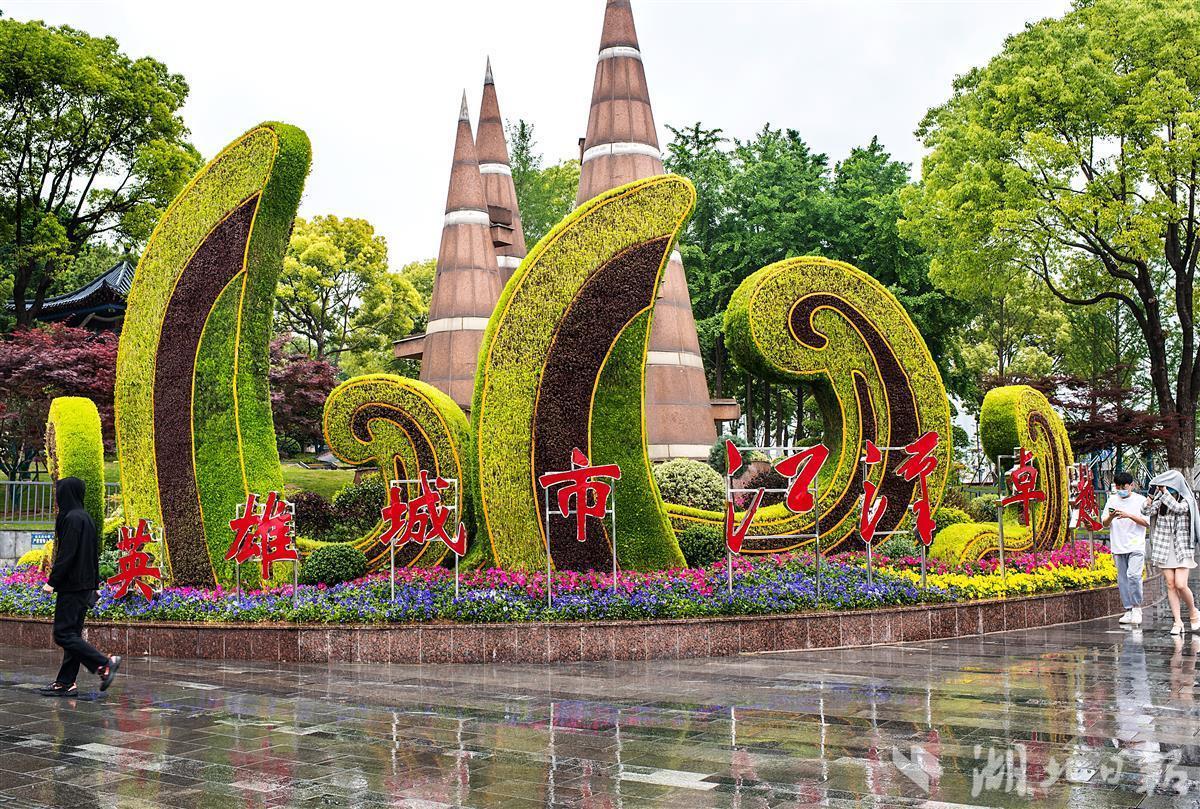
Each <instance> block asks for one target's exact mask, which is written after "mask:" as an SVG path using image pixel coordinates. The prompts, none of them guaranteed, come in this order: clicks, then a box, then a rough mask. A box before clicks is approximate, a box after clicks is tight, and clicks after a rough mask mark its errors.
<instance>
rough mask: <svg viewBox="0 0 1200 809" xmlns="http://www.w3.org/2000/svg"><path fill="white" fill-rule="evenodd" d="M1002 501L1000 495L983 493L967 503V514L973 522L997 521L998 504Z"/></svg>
mask: <svg viewBox="0 0 1200 809" xmlns="http://www.w3.org/2000/svg"><path fill="white" fill-rule="evenodd" d="M999 502H1000V497H999V495H995V494H990V493H986V494H981V495H979V496H977V497H974V498H972V499H971V502H970V503H968V504H967V516H969V517H970V518H971V521H972V522H995V521H996V504H997V503H999Z"/></svg>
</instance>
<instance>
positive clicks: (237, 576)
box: [233, 562, 242, 598]
mask: <svg viewBox="0 0 1200 809" xmlns="http://www.w3.org/2000/svg"><path fill="white" fill-rule="evenodd" d="M233 569H234V581H235V582H236V583H235V585H234V587H235V588H236V589H235V590H234V593H235V594H236V595H237V597H238V598H241V597H242V563H241V562H234V563H233Z"/></svg>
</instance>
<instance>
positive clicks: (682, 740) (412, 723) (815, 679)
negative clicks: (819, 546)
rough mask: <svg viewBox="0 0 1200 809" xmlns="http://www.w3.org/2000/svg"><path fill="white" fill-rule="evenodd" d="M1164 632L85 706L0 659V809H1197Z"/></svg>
mask: <svg viewBox="0 0 1200 809" xmlns="http://www.w3.org/2000/svg"><path fill="white" fill-rule="evenodd" d="M1168 625H1169V621H1164V620H1163V619H1162V617H1161V616H1160V615H1155V616H1154V617H1153V620H1152V621H1151V622H1150V623H1149V624H1148V625H1147V627H1146V628H1145V630H1144V631H1142V632H1138V633H1133V632H1129V631H1123V630H1121V629H1119V628H1118V625H1117V623H1116V621H1115V620H1105V621H1094V622H1090V623H1086V624H1078V625H1074V626H1067V627H1058V628H1053V629H1043V630H1028V631H1024V632H1011V633H1007V634H1003V635H992V636H988V637H986V638H973V639H964V640H954V641H935V642H931V643H922V644H909V645H903V646H891V647H877V648H873V649H858V650H848V651H833V652H830V651H815V652H803V653H783V654H772V655H762V656H754V657H740V658H725V659H718V660H709V661H696V660H693V661H683V662H678V663H676V662H648V663H579V664H570V665H559V666H554V667H551V668H543V667H535V666H503V667H486V666H460V667H436V666H426V667H423V668H422V667H404V666H393V667H386V666H383V667H376V666H367V665H331V666H324V665H322V666H304V665H301V666H296V665H286V664H284V665H262V664H252V663H244V664H218V663H212V662H204V661H199V662H187V661H148V660H130V661H129V664H128V667H127V668H126V669H125V670H124V673H123V677H122V678H121V680H120V681H119V682H118V684H117V685H116V686H115V687H114V688H113V690H112V691H110V692H109V693H108V694H105V695H103V696H100V695H98V694H96V693H94V688H95V680H94V679H93V678H91V677H87V678H86V679H85V680H81V686H82V687H83V688H82V689H81V690H84V691H93V693H91V694H83V695H81V697H80V698H79V699H77V700H69V701H68V700H51V699H46V698H43V697H39V696H38V695H37V694H36V693H34V692H33V691H32V690H31V689H32V688H33V687H34V685H36V684H40V683H42V682H44V681H46V679H47V678H48V677H49V676H50V675H51V673H52V672H53V670H54V668H55V666H56V659H57V656H56V655H54V654H53V653H51V652H33V651H28V650H23V649H14V648H8V647H0V808H4V809H7V807H10V806H19V807H31V806H58V807H109V806H114V807H131V808H132V809H137V808H138V807H150V806H162V807H188V809H198V808H199V807H227V806H228V807H255V806H302V807H324V806H354V807H358V806H363V807H375V806H391V807H412V808H413V809H418V808H419V809H441V807H447V806H470V807H513V808H514V809H522V808H523V807H547V806H563V807H587V808H590V809H612V808H614V807H640V806H654V807H680V808H681V809H698V808H700V807H741V808H742V809H785V807H786V808H787V809H793V808H795V807H805V806H832V807H851V806H881V807H883V806H886V807H890V806H929V807H941V808H942V809H945V807H959V806H1024V805H1030V804H1034V803H1036V804H1037V805H1038V806H1061V807H1071V808H1072V809H1076V807H1093V806H1118V807H1123V806H1143V807H1166V806H1200V739H1198V738H1197V732H1198V731H1200V706H1198V705H1197V704H1196V703H1195V681H1196V673H1195V670H1196V661H1197V656H1198V653H1200V638H1196V639H1194V640H1193V639H1191V638H1186V639H1182V640H1180V641H1178V642H1175V641H1173V639H1172V638H1171V637H1170V636H1169V635H1167V633H1166V627H1167V626H1168ZM1180 793H1183V794H1180Z"/></svg>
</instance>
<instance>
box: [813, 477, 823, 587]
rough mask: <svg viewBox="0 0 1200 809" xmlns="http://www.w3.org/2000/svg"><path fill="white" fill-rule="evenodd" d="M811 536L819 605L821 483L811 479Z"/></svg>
mask: <svg viewBox="0 0 1200 809" xmlns="http://www.w3.org/2000/svg"><path fill="white" fill-rule="evenodd" d="M813 538H814V539H815V545H816V549H817V556H816V563H817V606H820V605H821V485H820V484H819V483H818V482H817V481H815V480H814V481H813Z"/></svg>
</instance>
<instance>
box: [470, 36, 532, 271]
mask: <svg viewBox="0 0 1200 809" xmlns="http://www.w3.org/2000/svg"><path fill="white" fill-rule="evenodd" d="M475 150H476V151H477V152H478V153H479V173H480V174H482V175H483V192H484V195H485V197H486V198H487V209H488V215H489V216H490V217H491V220H492V246H493V247H494V248H495V249H496V261H497V262H498V263H499V266H500V282H501V284H502V285H503V284H504V283H505V282H507V281H508V279H509V277H510V276H511V275H512V274H513V271H514V270H516V269H517V267H519V266H520V265H521V259H523V258H525V253H526V249H525V233H524V231H522V230H521V211H520V210H519V209H518V207H517V189H516V186H514V185H513V178H512V168H511V167H510V166H509V164H508V144H507V142H506V141H505V139H504V120H503V119H502V118H501V117H500V102H499V101H498V100H497V99H496V84H495V82H494V81H493V80H492V60H491V59H488V62H487V72H486V73H484V76H483V102H482V103H481V104H480V106H479V128H478V130H477V131H476V133H475Z"/></svg>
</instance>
